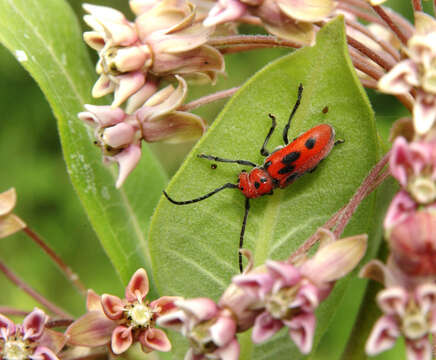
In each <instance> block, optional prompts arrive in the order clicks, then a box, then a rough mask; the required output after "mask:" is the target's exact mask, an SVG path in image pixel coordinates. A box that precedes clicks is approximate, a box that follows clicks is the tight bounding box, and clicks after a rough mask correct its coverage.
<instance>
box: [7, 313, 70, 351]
mask: <svg viewBox="0 0 436 360" xmlns="http://www.w3.org/2000/svg"><path fill="white" fill-rule="evenodd" d="M47 320H48V316H47V315H46V314H45V313H44V312H43V311H42V310H40V309H38V308H35V309H34V310H33V311H32V312H31V313H29V314H28V315H27V316H26V317H25V318H24V320H23V323H22V324H20V325H16V324H14V322H13V321H12V320H9V319H8V318H7V317H6V316H3V315H1V314H0V358H1V359H31V360H38V359H45V360H58V359H59V358H58V356H57V355H56V354H57V353H58V352H59V351H60V350H61V349H62V348H63V346H64V344H65V342H66V336H65V335H63V334H61V333H59V332H57V331H53V330H50V329H46V328H45V324H46V322H47Z"/></svg>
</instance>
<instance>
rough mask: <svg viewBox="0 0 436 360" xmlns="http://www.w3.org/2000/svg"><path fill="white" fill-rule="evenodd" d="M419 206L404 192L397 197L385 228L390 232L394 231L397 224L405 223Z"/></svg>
mask: <svg viewBox="0 0 436 360" xmlns="http://www.w3.org/2000/svg"><path fill="white" fill-rule="evenodd" d="M416 208H417V205H416V203H415V201H413V199H412V198H411V197H410V196H409V194H408V193H407V192H406V191H404V190H402V191H400V192H399V193H398V194H397V195H395V197H394V199H393V200H392V202H391V204H390V205H389V208H388V211H387V212H386V217H385V221H384V227H385V229H387V230H388V231H389V230H390V229H392V228H393V227H394V226H395V225H396V224H398V223H400V222H402V221H404V219H406V218H407V217H408V216H409V215H410V214H411V213H412V212H413V211H415V209H416Z"/></svg>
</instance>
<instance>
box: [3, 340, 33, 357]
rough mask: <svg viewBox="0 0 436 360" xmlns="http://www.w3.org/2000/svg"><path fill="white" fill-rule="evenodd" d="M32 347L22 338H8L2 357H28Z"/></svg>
mask: <svg viewBox="0 0 436 360" xmlns="http://www.w3.org/2000/svg"><path fill="white" fill-rule="evenodd" d="M30 352H31V349H30V346H29V345H28V344H27V343H26V342H24V341H22V340H8V341H6V342H5V344H4V348H3V354H2V359H5V360H6V359H7V360H23V359H28V358H29V355H30Z"/></svg>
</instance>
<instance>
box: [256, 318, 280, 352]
mask: <svg viewBox="0 0 436 360" xmlns="http://www.w3.org/2000/svg"><path fill="white" fill-rule="evenodd" d="M282 327H283V323H282V321H281V320H278V319H274V318H273V317H272V316H271V315H270V314H269V313H268V312H266V311H265V312H263V313H261V314H260V315H259V316H258V317H257V318H256V320H255V322H254V326H253V332H252V333H251V339H252V340H253V342H254V343H255V344H259V343H261V342H264V341H266V340H268V339H269V338H270V337H271V336H273V335H274V334H275V333H276V332H277V331H279V330H280V329H281V328H282Z"/></svg>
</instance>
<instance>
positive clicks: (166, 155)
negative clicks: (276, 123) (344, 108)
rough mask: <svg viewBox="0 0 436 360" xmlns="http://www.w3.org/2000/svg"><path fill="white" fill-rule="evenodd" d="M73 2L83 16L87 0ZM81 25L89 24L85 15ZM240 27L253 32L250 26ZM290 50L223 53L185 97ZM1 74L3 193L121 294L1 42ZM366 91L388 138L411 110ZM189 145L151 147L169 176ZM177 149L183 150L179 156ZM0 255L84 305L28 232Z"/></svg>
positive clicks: (2, 302)
mask: <svg viewBox="0 0 436 360" xmlns="http://www.w3.org/2000/svg"><path fill="white" fill-rule="evenodd" d="M69 2H70V4H71V6H72V7H73V9H74V10H75V12H76V13H77V15H78V17H79V18H81V16H82V15H83V11H82V9H81V3H82V2H81V1H75V0H70V1H69ZM94 3H96V4H99V5H106V6H112V7H115V8H117V9H119V10H122V11H124V12H125V13H126V14H129V15H130V12H129V10H128V2H127V1H126V0H123V1H102V0H100V1H95V2H94ZM427 3H428V4H430V2H427ZM388 4H389V5H390V6H392V7H394V8H396V9H397V10H398V11H400V12H402V13H403V14H404V15H405V16H406V17H408V18H409V19H410V17H411V16H410V15H411V8H410V3H409V1H404V0H398V1H390V2H388ZM428 4H427V5H426V6H429V5H428ZM430 5H431V4H430ZM0 16H1V15H0ZM81 24H82V26H84V24H83V22H81ZM84 29H86V28H85V27H84ZM243 30H244V31H245V32H250V31H252V30H253V29H250V28H243ZM287 52H288V50H284V49H273V50H259V51H252V52H247V53H241V54H234V55H229V56H226V67H227V77H223V76H221V77H220V78H219V81H218V84H217V85H216V86H214V87H212V86H203V87H191V88H190V97H189V99H188V101H189V100H190V99H195V98H198V97H200V96H202V95H205V94H207V93H210V92H214V91H217V90H221V89H226V88H230V87H233V86H237V85H240V84H242V83H243V82H244V81H245V80H246V79H247V78H248V77H249V76H250V75H252V74H253V73H254V72H256V71H257V70H258V69H259V68H261V67H262V66H263V65H265V64H267V63H268V62H269V61H271V60H273V59H275V58H276V57H278V56H280V55H282V54H286V53H287ZM90 56H93V58H94V59H95V53H94V52H93V51H90ZM0 79H1V80H0V109H1V110H2V114H3V115H2V119H1V121H0V173H1V176H0V192H2V191H5V190H7V189H8V188H10V187H15V188H16V190H17V194H18V204H17V207H16V210H15V213H16V214H18V215H19V216H20V217H21V218H22V219H24V220H25V221H26V222H27V223H28V225H29V226H30V227H31V228H32V229H33V230H34V231H36V232H37V233H38V234H40V235H41V236H42V237H43V238H45V239H46V241H47V243H48V244H49V245H50V246H51V247H52V248H53V249H55V251H56V252H57V253H58V254H59V255H60V256H61V257H62V258H63V259H64V260H65V261H66V262H67V263H68V264H69V265H70V266H71V267H72V268H73V270H74V271H75V272H77V274H78V275H79V276H80V278H81V279H82V280H83V282H84V283H85V284H86V285H87V287H89V288H93V289H94V290H95V291H97V292H98V293H103V292H108V293H113V294H118V295H121V294H122V292H123V288H122V285H121V283H120V281H119V278H118V277H117V275H116V274H115V272H114V270H113V269H112V267H111V264H110V262H109V260H108V259H107V257H106V255H105V254H104V252H103V250H102V249H101V247H100V244H99V241H98V239H97V238H96V235H95V234H94V232H93V230H92V228H91V227H90V224H89V222H88V219H87V217H86V214H85V213H84V211H83V208H82V206H81V204H80V202H79V200H78V198H77V196H76V194H75V191H74V189H73V188H72V185H71V182H70V180H69V178H68V174H67V172H66V168H65V164H64V162H63V158H62V151H61V148H60V144H59V137H58V134H57V129H56V121H55V119H54V116H53V114H52V112H51V110H50V108H49V106H48V104H47V102H46V100H45V98H44V95H43V94H42V93H41V91H40V90H39V88H38V86H37V85H36V84H35V82H34V81H33V79H32V78H31V77H30V76H29V74H28V73H27V72H26V71H24V70H23V69H22V68H21V66H20V65H19V63H18V62H17V61H16V60H15V58H14V57H13V56H12V55H11V54H9V53H8V51H7V50H6V49H5V48H3V47H0ZM90 91H91V89H90ZM369 95H370V99H371V102H372V104H373V106H374V110H375V112H376V114H377V120H378V122H377V123H378V126H379V130H380V133H381V136H382V137H383V138H384V139H387V136H388V131H389V127H390V125H391V123H392V121H393V120H395V119H396V118H398V117H401V116H404V115H406V114H407V111H405V110H404V108H403V107H402V106H401V104H399V103H398V102H397V101H396V99H394V98H393V97H390V96H384V95H380V94H376V93H375V92H373V91H370V92H369ZM223 104H224V101H220V102H218V103H215V104H211V105H208V106H205V107H203V108H201V109H199V111H198V112H197V113H198V114H199V115H201V116H203V117H204V118H205V119H206V121H207V122H208V123H209V124H210V123H211V122H212V121H213V119H214V118H215V116H216V114H217V113H218V111H219V110H220V109H221V108H222V106H223ZM247 120H248V119H247ZM190 145H192V144H190ZM190 145H178V146H175V145H165V146H162V145H153V146H152V148H153V150H154V151H155V152H156V154H157V155H158V156H159V158H160V159H161V160H162V162H163V164H164V167H165V168H166V169H167V171H168V173H169V174H170V175H171V174H173V173H174V172H175V171H176V169H177V168H178V166H179V165H180V163H181V162H182V161H183V157H184V155H185V154H186V152H187V151H189V148H190ZM175 153H180V155H179V156H175V155H174V154H175ZM0 260H1V261H3V262H4V263H6V264H7V266H9V267H10V268H12V269H13V271H15V272H16V273H17V274H18V275H19V276H20V277H22V278H23V279H24V280H25V281H26V282H27V283H28V284H30V285H31V286H32V287H33V288H35V289H36V290H37V291H39V292H40V293H42V294H43V295H44V296H46V297H47V298H48V299H50V300H51V301H53V302H55V303H56V304H58V305H59V306H62V307H64V308H65V309H66V310H67V311H68V312H71V313H72V314H73V315H76V316H78V315H80V314H82V313H83V312H84V310H85V302H84V301H82V299H81V296H80V295H79V294H78V293H77V292H76V291H75V289H74V288H73V287H72V286H71V285H70V284H69V283H68V282H67V281H66V279H65V278H64V277H63V275H62V274H61V273H60V272H59V271H58V270H57V268H56V267H55V266H54V265H53V263H52V262H51V261H50V259H49V258H48V257H47V256H46V255H45V254H44V253H43V252H42V251H41V250H40V248H38V247H37V246H36V245H35V244H34V243H33V242H32V241H31V240H30V239H29V238H28V237H26V236H25V235H24V234H21V233H20V234H16V235H14V236H11V237H9V238H6V239H2V240H0ZM0 286H1V288H2V289H3V290H2V291H1V292H0V306H13V307H14V308H17V309H22V310H27V311H29V310H31V309H32V308H33V307H34V306H39V305H38V304H36V303H35V302H34V301H33V300H32V299H31V298H30V297H28V296H27V295H26V294H24V293H23V292H22V291H21V290H19V289H17V288H16V287H15V286H14V285H12V284H10V283H9V282H8V281H7V280H6V278H5V277H4V276H3V275H2V274H0Z"/></svg>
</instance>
